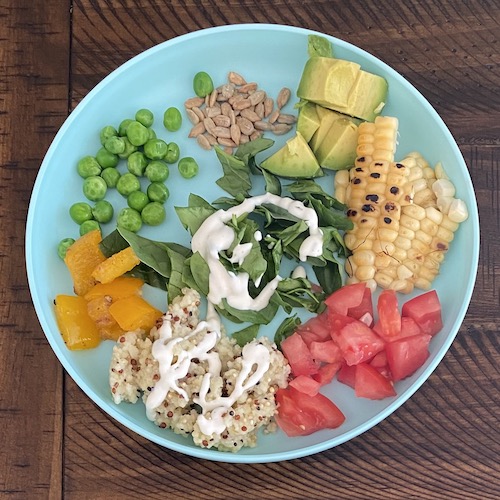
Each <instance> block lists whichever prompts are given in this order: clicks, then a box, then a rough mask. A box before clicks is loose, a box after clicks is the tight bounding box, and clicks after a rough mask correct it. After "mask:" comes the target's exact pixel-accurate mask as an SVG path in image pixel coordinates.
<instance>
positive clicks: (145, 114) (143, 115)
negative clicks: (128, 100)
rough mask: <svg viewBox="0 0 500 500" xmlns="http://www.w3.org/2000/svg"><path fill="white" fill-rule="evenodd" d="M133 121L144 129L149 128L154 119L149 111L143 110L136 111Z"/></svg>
mask: <svg viewBox="0 0 500 500" xmlns="http://www.w3.org/2000/svg"><path fill="white" fill-rule="evenodd" d="M135 119H136V121H138V122H139V123H142V124H143V125H144V126H145V127H151V125H153V122H154V119H155V118H154V115H153V113H152V112H151V111H150V110H149V109H145V108H143V109H140V110H139V111H137V113H136V114H135Z"/></svg>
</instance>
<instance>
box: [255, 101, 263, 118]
mask: <svg viewBox="0 0 500 500" xmlns="http://www.w3.org/2000/svg"><path fill="white" fill-rule="evenodd" d="M255 113H256V114H257V116H258V117H259V120H262V118H264V103H263V102H259V104H257V105H256V106H255Z"/></svg>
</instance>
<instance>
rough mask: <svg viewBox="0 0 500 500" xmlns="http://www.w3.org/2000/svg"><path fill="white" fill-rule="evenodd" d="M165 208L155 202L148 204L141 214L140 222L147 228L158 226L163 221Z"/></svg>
mask: <svg viewBox="0 0 500 500" xmlns="http://www.w3.org/2000/svg"><path fill="white" fill-rule="evenodd" d="M165 216H166V212H165V207H164V206H163V205H162V204H161V203H158V202H157V201H152V202H151V203H148V204H147V205H146V206H145V207H144V208H143V209H142V212H141V217H142V221H143V222H144V224H147V225H148V226H158V225H159V224H161V223H162V222H163V221H164V220H165Z"/></svg>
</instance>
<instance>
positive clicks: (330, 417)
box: [276, 386, 345, 437]
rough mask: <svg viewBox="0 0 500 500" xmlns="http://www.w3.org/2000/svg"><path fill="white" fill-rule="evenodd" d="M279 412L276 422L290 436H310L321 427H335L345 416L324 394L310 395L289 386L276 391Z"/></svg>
mask: <svg viewBox="0 0 500 500" xmlns="http://www.w3.org/2000/svg"><path fill="white" fill-rule="evenodd" d="M276 402H277V404H278V414H277V415H276V422H277V423H278V425H279V426H280V428H281V429H282V430H283V431H284V432H285V433H286V434H287V435H288V436H290V437H292V436H308V435H309V434H312V433H313V432H316V431H319V430H321V429H335V428H337V427H339V426H340V425H341V424H342V423H343V422H344V421H345V416H344V414H343V413H342V412H341V411H340V410H339V408H338V407H337V406H336V405H335V403H333V402H332V401H331V400H330V399H328V398H327V397H326V396H323V394H321V393H318V394H316V396H308V395H307V394H304V393H303V392H300V391H298V390H297V389H294V388H293V387H290V386H288V387H287V388H286V389H278V391H277V392H276Z"/></svg>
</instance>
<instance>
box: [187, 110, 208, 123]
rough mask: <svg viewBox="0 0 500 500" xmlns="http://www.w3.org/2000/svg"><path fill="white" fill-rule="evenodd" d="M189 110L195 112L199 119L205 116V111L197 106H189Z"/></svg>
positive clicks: (201, 119)
mask: <svg viewBox="0 0 500 500" xmlns="http://www.w3.org/2000/svg"><path fill="white" fill-rule="evenodd" d="M191 111H192V112H193V113H195V114H196V116H197V117H198V118H199V119H200V121H203V120H204V119H205V118H206V116H205V113H204V112H203V111H202V110H201V109H200V108H198V107H194V108H191Z"/></svg>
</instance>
